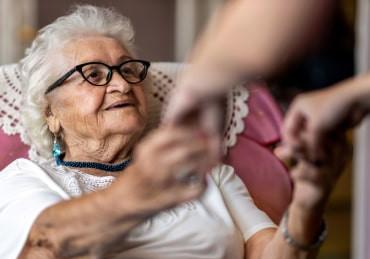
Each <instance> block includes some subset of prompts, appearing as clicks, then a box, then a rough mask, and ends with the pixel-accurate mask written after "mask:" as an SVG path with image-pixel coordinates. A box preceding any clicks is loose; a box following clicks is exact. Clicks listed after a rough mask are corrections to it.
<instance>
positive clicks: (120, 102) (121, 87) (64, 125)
mask: <svg viewBox="0 0 370 259" xmlns="http://www.w3.org/2000/svg"><path fill="white" fill-rule="evenodd" d="M60 54H61V55H60V56H59V55H58V56H59V57H60V59H62V60H61V61H62V62H60V67H57V69H60V70H61V74H64V73H66V72H67V71H68V70H70V69H72V68H73V67H74V66H76V65H79V64H82V63H86V62H92V61H98V62H103V63H105V64H107V65H110V66H115V65H119V64H121V63H122V62H124V61H126V60H129V59H131V56H130V54H129V53H128V52H127V50H126V49H125V48H124V47H123V46H122V45H121V44H120V43H119V42H118V41H116V40H115V39H112V38H108V37H103V36H89V37H83V38H81V39H76V40H74V41H72V42H69V43H68V44H67V45H66V46H65V47H64V48H63V50H62V52H61V53H60ZM56 79H57V78H56ZM46 97H47V100H48V103H49V106H50V112H51V113H52V117H53V118H52V119H50V118H48V119H47V120H48V124H49V127H50V125H52V126H51V129H52V128H53V127H56V128H57V129H58V128H59V130H53V129H52V131H54V132H55V131H58V132H63V134H64V136H65V137H66V139H68V138H72V139H80V140H81V139H84V138H85V139H90V140H98V141H99V140H104V139H105V138H108V137H110V136H112V135H120V134H121V135H124V136H130V135H140V134H141V133H142V131H143V129H144V127H145V123H146V119H147V113H146V99H145V95H144V86H143V82H141V83H138V84H129V83H127V82H126V81H125V80H124V79H123V78H122V77H121V76H120V75H119V74H118V73H117V71H114V72H113V76H112V79H111V81H110V82H109V84H108V85H105V86H94V85H92V84H90V83H88V82H87V81H86V80H84V79H83V78H82V76H81V75H80V74H79V73H78V72H75V73H73V75H72V76H70V77H69V78H68V79H67V80H66V81H65V82H64V83H63V84H62V85H61V86H60V87H58V88H56V89H54V90H53V91H52V92H50V93H49V94H48V95H47V96H46ZM54 120H56V121H54ZM55 125H57V126H55ZM78 142H81V141H78ZM82 142H83V141H82Z"/></svg>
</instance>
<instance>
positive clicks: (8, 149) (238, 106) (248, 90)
mask: <svg viewBox="0 0 370 259" xmlns="http://www.w3.org/2000/svg"><path fill="white" fill-rule="evenodd" d="M183 68H184V65H183V64H179V63H171V62H170V63H161V62H157V63H153V64H152V66H151V69H150V74H151V77H152V81H153V84H152V86H151V88H150V89H149V90H148V113H149V116H148V117H149V121H148V128H149V129H150V128H155V127H156V126H158V125H159V123H160V120H161V110H162V106H163V104H165V103H166V102H167V100H168V98H169V92H170V91H171V89H173V88H174V87H175V82H176V79H177V76H178V74H179V73H181V70H182V69H183ZM22 85H23V80H22V76H21V73H20V69H19V65H18V64H10V65H3V66H0V143H1V145H0V170H2V169H3V168H4V167H5V166H6V165H7V164H9V163H10V162H11V161H12V160H14V159H16V158H19V157H29V158H30V159H31V160H34V161H36V162H37V161H40V160H42V159H43V158H42V157H40V156H39V155H38V153H37V150H35V149H34V148H33V147H32V145H31V144H30V143H31V141H30V140H29V139H28V137H27V133H26V131H25V129H24V128H23V126H22V123H21V107H22V98H21V94H22ZM281 121H282V115H281V113H280V111H279V109H278V107H277V105H276V104H275V102H274V100H273V98H272V97H271V95H270V94H269V92H268V91H267V89H266V87H265V86H264V85H263V84H249V85H247V86H245V85H239V86H235V87H233V88H232V91H231V92H230V93H229V95H228V98H227V109H226V121H225V134H224V137H225V138H224V152H225V163H227V164H230V165H232V166H233V167H234V168H235V170H236V173H237V174H238V175H239V176H240V177H241V179H242V180H243V181H244V182H245V184H246V185H247V187H248V189H249V191H250V193H251V195H252V197H253V198H254V200H255V202H256V204H257V206H258V207H260V208H261V209H263V210H264V211H266V212H267V214H268V215H269V216H270V217H271V218H272V219H273V220H274V221H275V222H279V220H280V218H281V215H282V213H283V211H284V209H285V208H286V206H287V204H288V203H289V201H290V198H291V191H292V186H291V182H290V179H289V177H288V173H287V170H286V168H285V167H284V166H283V165H282V164H281V163H280V161H279V160H278V159H277V158H276V157H275V156H274V154H273V153H272V152H271V148H270V145H271V144H274V143H276V142H278V141H279V140H280V126H281Z"/></svg>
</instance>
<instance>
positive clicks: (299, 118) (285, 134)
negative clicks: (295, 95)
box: [282, 102, 306, 147]
mask: <svg viewBox="0 0 370 259" xmlns="http://www.w3.org/2000/svg"><path fill="white" fill-rule="evenodd" d="M296 103H297V102H294V103H293V104H292V106H291V108H289V110H288V112H287V114H286V117H285V119H284V122H283V127H282V139H283V142H284V144H285V145H288V146H292V147H295V146H299V145H300V140H299V135H300V133H301V132H302V131H304V130H305V123H306V117H305V115H304V114H303V112H302V111H301V110H300V107H299V106H298V104H296Z"/></svg>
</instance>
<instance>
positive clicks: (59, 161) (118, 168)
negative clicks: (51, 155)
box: [55, 155, 131, 172]
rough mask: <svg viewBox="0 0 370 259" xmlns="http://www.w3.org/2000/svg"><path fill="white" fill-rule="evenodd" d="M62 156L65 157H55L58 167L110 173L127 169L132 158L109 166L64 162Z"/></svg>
mask: <svg viewBox="0 0 370 259" xmlns="http://www.w3.org/2000/svg"><path fill="white" fill-rule="evenodd" d="M61 156H64V155H59V156H55V162H56V163H57V165H63V166H70V167H77V168H94V169H99V170H103V171H108V172H117V171H121V170H123V169H125V168H126V166H128V164H129V163H130V162H131V159H130V158H129V159H127V160H125V161H123V162H122V163H119V164H116V165H108V164H102V163H96V162H75V161H66V162H64V161H62V159H61Z"/></svg>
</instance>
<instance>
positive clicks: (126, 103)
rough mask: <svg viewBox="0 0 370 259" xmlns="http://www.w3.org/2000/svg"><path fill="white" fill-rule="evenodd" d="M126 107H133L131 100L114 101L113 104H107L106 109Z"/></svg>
mask: <svg viewBox="0 0 370 259" xmlns="http://www.w3.org/2000/svg"><path fill="white" fill-rule="evenodd" d="M127 107H134V103H132V102H119V103H114V104H113V105H111V106H109V107H108V108H107V109H106V110H115V109H121V108H127Z"/></svg>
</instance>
